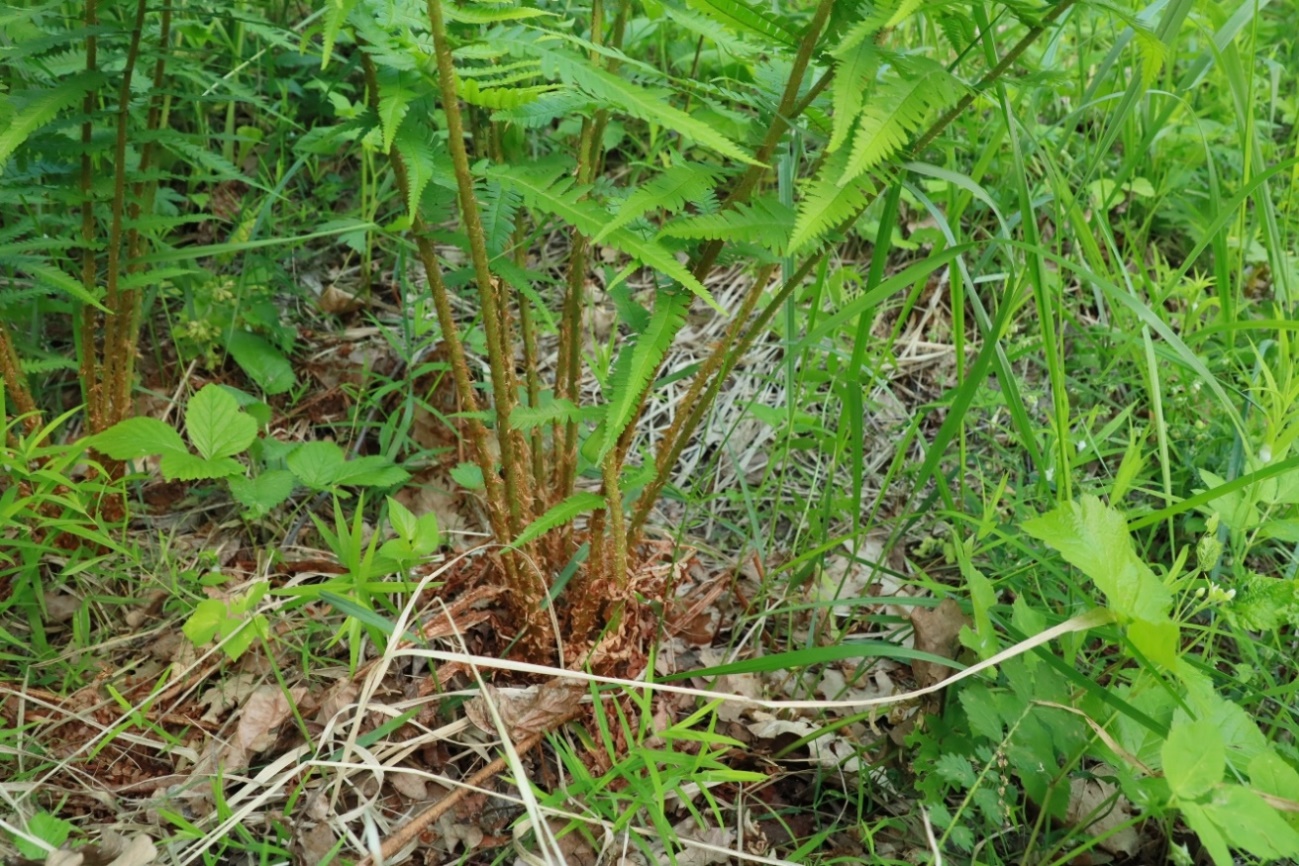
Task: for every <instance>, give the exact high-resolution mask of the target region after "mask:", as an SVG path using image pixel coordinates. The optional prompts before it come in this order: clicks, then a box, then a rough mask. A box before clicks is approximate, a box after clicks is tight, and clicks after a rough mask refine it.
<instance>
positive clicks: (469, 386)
mask: <svg viewBox="0 0 1299 866" xmlns="http://www.w3.org/2000/svg"><path fill="white" fill-rule="evenodd" d="M364 47H365V46H364V43H362V48H364ZM361 69H362V71H363V73H364V76H365V83H366V92H367V95H368V98H369V101H370V105H371V107H372V108H373V109H374V110H376V111H377V110H378V105H379V79H378V74H377V71H376V70H375V67H374V61H373V60H371V58H370V55H369V54H367V53H366V52H365V51H362V52H361ZM389 160H390V163H391V165H392V171H393V175H394V176H395V178H396V180H397V188H398V189H399V190H400V191H401V195H402V200H403V201H410V188H411V187H410V173H409V172H408V171H407V169H406V164H405V162H404V161H403V160H402V158H401V154H400V153H398V152H397V149H396V148H393V149H392V150H391V151H390V152H389ZM410 234H411V239H412V240H413V241H414V242H415V249H416V251H417V253H418V254H419V258H420V263H421V264H422V265H423V267H424V274H425V277H426V278H427V279H428V284H429V293H430V294H431V295H432V296H433V307H434V310H435V311H436V313H437V317H438V326H439V328H440V329H441V331H442V341H443V342H444V343H445V344H446V347H447V354H448V356H449V361H450V365H451V378H452V380H453V381H454V383H455V387H456V396H457V398H458V399H459V401H460V406H461V408H462V409H463V410H464V414H465V424H466V427H467V428H468V432H469V442H470V446H471V450H472V451H473V456H474V460H475V462H476V463H477V464H478V468H479V471H481V472H482V475H483V488H484V493H485V495H486V498H487V521H488V524H489V525H490V526H491V528H492V534H493V535H495V536H496V537H497V538H498V539H503V538H510V537H512V536H511V535H510V527H509V525H508V523H507V521H506V519H505V516H506V515H507V514H508V513H509V511H508V508H507V507H506V503H505V492H504V489H503V484H502V482H501V479H500V478H499V477H498V476H497V474H496V471H495V467H494V466H493V465H492V460H491V453H492V452H491V447H490V444H489V438H488V435H487V428H486V427H485V426H484V425H483V422H482V420H481V418H480V417H479V407H478V399H477V397H476V396H475V395H474V385H473V380H472V379H471V377H470V375H469V362H468V359H467V358H466V356H465V348H464V341H463V340H461V339H460V330H459V328H458V327H457V326H456V319H455V314H454V313H453V312H452V310H451V299H450V296H449V295H448V293H447V288H446V283H445V282H443V280H442V266H441V265H440V264H438V259H437V251H436V250H435V249H434V248H433V242H432V241H431V240H430V239H429V232H428V226H427V225H426V224H425V223H424V220H423V219H422V218H421V217H420V216H419V215H418V214H413V215H412V222H411V231H410ZM501 566H502V568H503V570H504V572H505V580H506V583H507V584H508V585H509V586H511V587H516V586H518V585H519V579H518V562H517V560H516V559H515V557H514V556H513V555H512V554H510V553H508V552H507V553H506V554H504V555H503V556H502V557H501Z"/></svg>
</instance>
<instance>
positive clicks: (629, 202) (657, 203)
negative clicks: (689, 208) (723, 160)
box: [591, 163, 721, 243]
mask: <svg viewBox="0 0 1299 866" xmlns="http://www.w3.org/2000/svg"><path fill="white" fill-rule="evenodd" d="M720 174H721V170H720V169H718V168H717V167H715V166H711V165H701V164H698V163H681V164H679V165H674V166H672V167H671V168H669V169H667V170H666V171H664V172H663V173H662V174H660V175H658V176H657V177H655V178H654V179H653V180H651V181H650V182H649V183H647V184H645V185H644V186H642V187H641V188H640V189H638V190H636V191H635V192H633V193H632V194H631V195H629V196H627V199H626V200H625V201H624V202H623V203H622V206H621V207H619V208H618V212H617V213H616V214H615V215H614V217H613V219H612V220H610V221H609V222H608V223H607V224H606V225H605V226H604V228H602V229H600V231H599V232H598V233H597V234H596V235H595V237H593V238H592V239H591V242H592V243H599V242H600V241H602V240H604V238H605V237H607V236H608V235H610V234H612V233H613V232H616V231H617V230H618V229H620V228H622V227H624V226H626V225H627V224H628V223H631V222H633V221H635V220H636V219H638V218H640V217H642V216H644V215H645V214H646V213H647V212H649V211H650V210H664V211H667V212H668V213H676V212H678V211H680V210H681V209H682V208H683V207H685V206H686V204H687V203H688V202H693V203H698V202H700V201H702V200H704V199H706V198H708V196H709V194H710V193H711V192H712V188H713V184H715V183H716V182H717V177H718V175H720Z"/></svg>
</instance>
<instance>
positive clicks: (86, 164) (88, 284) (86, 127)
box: [78, 0, 108, 431]
mask: <svg viewBox="0 0 1299 866" xmlns="http://www.w3.org/2000/svg"><path fill="white" fill-rule="evenodd" d="M98 8H99V6H98V3H97V2H96V0H86V15H85V22H86V73H87V74H93V73H94V72H95V71H96V70H97V69H98V65H99V61H98V56H99V39H98V38H97V37H96V36H95V29H96V28H97V27H98V26H99V14H98ZM81 113H82V115H83V120H82V121H81V241H82V243H83V244H85V246H84V247H83V248H82V250H81V285H82V287H83V288H84V289H85V290H86V294H88V295H90V296H91V297H94V295H95V288H96V286H95V269H96V264H95V207H94V203H93V202H92V201H91V198H90V189H91V184H92V183H93V181H94V162H93V160H92V158H91V155H90V145H91V142H92V140H93V138H94V133H95V127H94V124H93V122H92V117H93V116H94V113H95V89H94V88H93V87H90V88H87V89H86V95H85V98H84V99H83V100H82V103H81ZM98 318H99V314H98V312H97V311H96V310H95V308H94V307H92V306H90V305H89V304H86V305H84V306H83V307H82V308H81V335H80V336H81V339H80V341H79V342H80V348H81V357H80V359H79V361H78V366H79V368H80V374H81V387H82V388H83V389H84V393H83V396H84V397H85V400H86V416H87V417H86V421H87V427H89V428H90V430H92V431H98V430H103V429H106V428H107V427H108V425H107V424H105V423H104V417H103V415H102V414H101V413H100V411H99V406H100V399H99V396H98V394H97V393H95V392H97V391H98V390H99V389H100V388H101V387H102V386H101V385H100V384H99V377H98V376H97V375H95V369H96V363H95V359H96V358H97V357H98V356H97V354H96V353H97V349H96V347H95V333H96V330H97V328H96V327H95V325H96V322H97V321H98Z"/></svg>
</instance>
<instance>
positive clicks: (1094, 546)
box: [1023, 495, 1173, 623]
mask: <svg viewBox="0 0 1299 866" xmlns="http://www.w3.org/2000/svg"><path fill="white" fill-rule="evenodd" d="M1023 529H1024V531H1025V532H1027V533H1028V534H1029V535H1031V536H1033V537H1034V538H1036V539H1038V540H1040V541H1044V542H1046V543H1047V544H1048V545H1050V546H1051V547H1053V548H1055V549H1056V550H1057V551H1059V552H1060V555H1061V556H1062V557H1064V560H1065V562H1068V563H1069V564H1070V565H1073V566H1074V567H1076V568H1077V569H1078V570H1079V571H1081V572H1082V573H1083V574H1085V575H1086V576H1087V577H1088V578H1090V579H1091V581H1092V582H1093V583H1094V584H1096V587H1097V588H1098V589H1100V591H1101V592H1103V593H1105V597H1106V599H1107V601H1108V602H1109V606H1110V608H1111V609H1113V610H1114V612H1115V613H1117V614H1119V615H1120V616H1121V617H1123V618H1125V619H1130V620H1131V619H1138V620H1146V621H1147V622H1151V623H1159V622H1164V621H1165V620H1167V619H1168V610H1169V607H1170V606H1171V605H1172V601H1173V598H1172V594H1171V593H1169V591H1168V588H1167V587H1165V586H1164V585H1163V584H1162V583H1160V582H1159V579H1158V578H1156V577H1155V575H1154V572H1152V571H1151V570H1150V567H1149V566H1147V565H1146V564H1145V563H1144V562H1142V561H1141V559H1140V558H1138V557H1137V554H1136V551H1135V550H1134V549H1133V546H1132V538H1131V537H1130V536H1129V534H1128V524H1127V521H1126V520H1124V518H1123V515H1122V514H1120V513H1119V512H1118V511H1117V510H1116V509H1114V508H1111V507H1109V506H1108V505H1106V504H1105V503H1103V502H1101V501H1100V499H1098V498H1096V497H1095V496H1091V495H1087V496H1084V497H1082V498H1081V499H1080V500H1078V501H1077V502H1066V503H1064V504H1063V505H1061V506H1060V507H1058V508H1056V509H1055V510H1054V511H1051V512H1049V513H1047V514H1044V515H1042V516H1041V517H1035V518H1033V519H1032V520H1028V521H1026V522H1025V523H1024V524H1023Z"/></svg>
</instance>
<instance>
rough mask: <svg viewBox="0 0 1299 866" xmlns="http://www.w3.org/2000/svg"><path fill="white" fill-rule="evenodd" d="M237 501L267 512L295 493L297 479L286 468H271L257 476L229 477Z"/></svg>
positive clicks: (262, 512)
mask: <svg viewBox="0 0 1299 866" xmlns="http://www.w3.org/2000/svg"><path fill="white" fill-rule="evenodd" d="M229 484H230V494H231V495H232V496H234V498H235V501H236V502H238V503H239V504H240V505H242V506H244V507H245V508H248V509H251V510H253V511H254V512H256V513H258V514H266V513H267V512H269V511H270V510H271V509H272V508H275V507H276V506H278V505H279V504H280V503H282V502H284V500H286V499H288V498H289V497H290V496H292V495H293V488H294V487H295V486H296V481H295V479H294V477H293V473H292V472H289V471H288V470H286V469H270V470H267V471H266V472H263V473H262V474H261V475H258V476H257V477H256V478H241V477H233V478H231V479H229Z"/></svg>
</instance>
